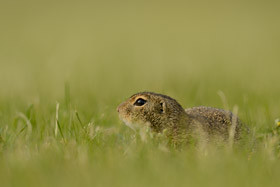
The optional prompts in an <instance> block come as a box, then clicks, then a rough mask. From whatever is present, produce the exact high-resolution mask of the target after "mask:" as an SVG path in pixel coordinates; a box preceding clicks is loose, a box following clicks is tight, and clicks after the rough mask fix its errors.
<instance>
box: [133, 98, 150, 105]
mask: <svg viewBox="0 0 280 187" xmlns="http://www.w3.org/2000/svg"><path fill="white" fill-rule="evenodd" d="M146 102H147V101H146V100H144V99H141V98H139V99H137V100H136V101H135V103H134V104H133V105H135V106H142V105H144V104H145V103H146Z"/></svg>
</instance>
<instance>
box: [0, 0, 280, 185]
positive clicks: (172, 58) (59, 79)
mask: <svg viewBox="0 0 280 187" xmlns="http://www.w3.org/2000/svg"><path fill="white" fill-rule="evenodd" d="M279 5H280V2H279V1H272V0H271V1H261V0H257V1H219V0H214V1H193V0H188V1H122V0H121V1H63V0H56V1H53V0H49V1H28V0H23V1H19V0H9V1H6V0H1V1H0V86H1V87H0V138H1V136H2V138H3V139H4V142H5V144H4V147H5V148H3V149H1V139H0V160H1V161H0V163H2V164H4V163H6V167H4V169H2V170H1V169H0V175H1V174H3V175H2V176H4V177H3V180H4V179H5V181H6V182H7V183H5V184H7V185H9V184H12V185H17V184H26V186H29V185H36V184H37V183H36V182H35V183H33V182H32V173H33V174H34V173H39V174H37V175H36V176H37V177H36V180H37V182H38V181H39V182H38V183H41V182H42V183H44V184H47V181H52V182H53V184H56V185H58V186H59V185H60V184H61V185H66V184H67V185H69V183H71V182H69V181H68V179H69V178H71V172H72V173H73V176H76V178H75V177H73V178H72V179H73V181H74V179H77V181H76V182H77V183H79V181H80V180H81V181H83V182H84V184H89V185H90V184H96V185H97V184H99V185H102V184H103V183H102V182H104V180H105V181H106V176H107V175H106V172H107V169H108V170H112V171H111V172H109V173H110V174H112V175H115V174H116V176H115V178H114V177H112V178H111V180H112V181H117V180H116V178H119V179H120V180H119V181H118V182H117V184H118V185H120V186H124V185H132V184H133V182H134V181H137V180H138V179H139V178H138V177H139V176H138V175H140V176H141V175H143V174H144V173H146V170H148V171H147V173H146V175H145V174H144V176H143V178H144V179H143V181H142V182H141V183H138V184H140V186H141V184H142V185H147V184H149V183H150V181H153V182H151V184H153V185H156V184H158V185H159V184H169V183H170V184H172V183H173V184H174V182H175V181H177V178H176V177H177V173H176V171H177V170H178V171H180V172H183V171H186V169H187V168H188V167H190V168H191V170H194V173H191V172H190V173H188V174H186V175H188V176H189V178H187V179H185V180H186V181H187V180H191V179H192V180H191V182H190V185H196V184H197V185H199V184H203V182H202V181H200V180H199V176H200V175H201V176H203V177H204V178H205V181H206V182H205V184H207V183H208V182H209V181H211V180H213V179H215V181H219V178H218V177H217V180H216V177H214V176H217V175H218V173H219V172H220V171H219V170H218V171H216V170H215V169H214V170H211V169H210V170H206V171H205V168H208V167H210V168H211V167H214V168H215V167H216V166H217V165H218V168H220V169H221V171H223V172H224V173H226V172H227V171H231V172H232V173H231V172H230V173H227V174H225V181H221V182H220V183H219V182H217V183H213V186H216V185H224V184H225V183H226V179H227V180H230V179H231V175H235V177H236V178H235V179H236V180H235V183H232V184H233V185H234V184H236V185H241V184H244V183H243V181H244V180H246V179H247V177H249V178H250V177H251V179H255V178H258V179H259V181H258V182H259V183H257V184H258V185H260V186H262V184H263V185H265V184H266V185H269V184H273V180H276V179H277V176H275V175H274V174H275V172H277V165H278V166H279V161H278V160H277V162H274V163H273V164H271V163H266V162H263V161H262V158H263V157H262V156H258V157H257V159H256V161H255V162H253V164H252V163H249V164H248V163H247V162H246V158H247V156H244V157H242V156H241V158H240V159H239V160H238V158H237V160H235V161H232V160H231V159H232V157H230V156H228V155H227V154H226V156H225V159H224V160H223V161H221V162H219V160H215V159H214V161H213V159H212V157H209V158H208V157H207V158H206V159H202V160H200V159H198V160H196V159H194V158H192V159H194V160H196V161H195V163H194V165H191V166H188V164H190V163H192V162H193V160H192V159H186V158H185V157H184V156H186V155H185V154H182V153H181V154H179V153H178V154H179V155H175V156H174V155H173V156H170V155H169V156H166V155H164V156H162V155H161V152H160V151H159V152H156V153H154V152H150V151H149V147H148V148H147V147H146V149H147V150H146V151H147V152H144V153H142V151H139V150H140V149H139V148H134V149H132V150H135V152H136V154H137V155H138V153H139V154H140V153H141V154H143V155H144V156H143V157H141V158H142V159H139V160H138V157H137V159H135V158H134V157H133V158H132V159H130V160H129V159H128V160H122V157H123V156H122V151H124V152H125V151H126V146H127V145H126V144H125V143H124V142H126V141H128V142H133V138H132V139H126V140H122V141H120V140H119V137H120V136H122V135H123V134H122V133H123V131H124V132H125V133H127V134H132V132H131V131H126V130H124V129H126V127H125V126H124V125H123V124H122V123H121V122H120V121H119V120H118V116H117V113H116V107H117V105H118V104H119V103H121V102H122V101H123V100H124V99H126V98H127V97H129V96H130V95H132V94H134V93H135V92H140V91H154V92H160V93H163V94H167V95H170V96H172V97H174V98H176V99H177V100H178V101H179V102H180V103H181V104H182V105H183V106H184V107H185V108H187V107H192V106H197V105H208V106H214V107H220V108H228V109H232V107H233V106H234V105H237V106H238V107H239V116H240V117H241V119H242V120H243V121H245V122H246V123H247V124H248V126H250V127H251V128H252V129H253V131H254V132H256V134H257V135H256V136H259V135H260V134H261V133H262V132H264V131H265V129H267V128H273V127H274V126H275V122H274V121H275V120H276V119H277V118H279V117H280V110H279V106H280V100H279V95H280V83H279V70H280V34H279V33H280V21H279V20H280V11H279V10H280V6H279ZM221 95H224V96H225V98H226V101H227V102H225V101H223V99H222V98H223V96H221ZM221 97H222V98H221ZM56 102H59V103H60V104H61V105H60V106H61V108H60V114H59V119H60V120H61V121H60V123H61V127H62V132H64V136H65V138H66V139H67V140H68V142H71V141H74V140H73V139H75V141H77V142H76V143H72V144H70V145H66V147H64V144H63V145H61V137H60V136H58V137H59V138H58V139H54V140H53V139H52V138H54V134H53V131H54V124H55V110H56V109H55V106H56ZM74 111H78V113H79V116H80V117H81V119H82V122H83V123H84V124H85V125H86V124H87V123H92V124H94V125H96V126H101V127H105V128H111V127H113V128H117V129H118V132H116V133H113V134H114V135H113V137H112V135H110V136H109V137H108V138H106V136H105V138H104V139H102V140H98V143H96V142H94V141H95V140H94V141H93V144H94V145H95V144H98V145H99V144H100V142H99V141H104V142H105V143H103V144H102V146H104V147H103V148H104V149H105V150H106V151H105V153H104V154H103V151H104V150H103V149H101V148H98V151H97V153H96V152H95V151H96V150H91V149H93V148H92V144H91V143H89V142H91V141H88V140H87V138H86V137H87V136H86V135H84V134H83V135H80V134H79V133H82V132H81V130H79V131H78V132H79V133H78V134H75V135H73V134H72V132H76V130H73V129H74V127H75V125H73V124H74V123H73V122H72V121H75V120H76V123H79V122H77V119H76V118H75V115H74V114H73V112H74ZM18 113H24V115H25V116H26V117H27V118H28V120H30V121H31V124H32V126H33V135H32V137H33V138H31V139H29V138H26V134H23V135H22V136H23V137H21V138H18V133H19V132H24V129H23V130H22V129H21V128H24V122H18V121H20V120H18ZM74 118H75V120H74ZM23 121H24V120H23ZM72 125H73V126H72ZM1 134H2V135H1ZM19 134H20V133H19ZM56 138H57V137H56ZM270 138H271V137H270ZM78 140H79V141H78ZM115 140H116V142H119V141H120V142H122V143H123V144H122V145H118V144H117V145H115V144H116V143H112V142H115ZM117 140H118V141H117ZM75 141H74V142H75ZM83 141H85V142H87V143H86V145H84V144H83V143H81V142H83ZM96 141H97V140H96ZM278 141H279V139H278V138H276V140H274V139H273V138H272V139H268V140H267V141H264V143H263V145H264V147H265V145H267V146H268V145H276V144H277V142H278ZM50 142H51V143H50ZM269 142H270V143H269ZM271 142H272V143H271ZM275 142H276V143H275ZM106 143H107V144H106ZM45 144H46V145H52V146H53V148H49V147H48V148H47V150H48V151H50V152H51V153H49V155H45V152H44V150H45V149H44V146H45ZM127 144H129V143H127ZM15 145H18V146H15ZM137 145H138V144H136V147H137ZM277 145H278V144H277ZM42 146H43V148H42V149H43V151H42V150H41V149H40V147H42ZM52 146H50V147H52ZM95 146H96V145H95ZM119 146H120V147H121V148H119ZM138 146H140V145H138ZM141 146H143V145H142V144H141ZM141 146H140V147H141ZM38 147H39V148H38ZM97 147H98V146H97ZM268 147H269V146H268ZM49 149H50V150H49ZM76 149H77V155H80V154H81V155H82V156H83V154H85V155H87V157H86V158H88V157H89V158H90V157H93V158H92V160H94V159H97V161H98V162H100V163H99V164H98V166H95V165H94V164H93V165H92V162H94V161H92V162H91V161H88V160H87V161H88V163H87V164H85V165H86V166H85V165H79V164H78V166H77V165H75V164H74V165H71V164H70V163H72V161H75V160H76V159H78V158H79V156H77V157H76V156H75V154H73V156H72V157H71V156H70V158H68V157H67V155H68V154H70V155H71V151H72V150H76ZM108 150H111V151H108ZM120 150H121V151H120ZM271 150H274V149H268V150H267V152H268V155H270V156H271V154H272V155H274V156H275V157H277V156H276V155H277V154H276V153H275V154H274V152H273V153H270V151H271ZM48 151H47V152H48ZM79 151H81V152H79ZM83 151H84V152H83ZM69 152H70V153H69ZM73 152H75V151H73ZM253 152H254V151H253ZM19 153H20V154H19ZM219 154H220V153H218V154H217V155H219ZM258 154H259V153H258ZM22 155H25V156H22ZM26 155H27V156H26ZM93 155H95V156H93ZM96 155H97V156H96ZM160 155H161V156H160ZM214 155H216V154H214ZM217 155H216V156H217ZM112 156H116V157H117V158H114V159H112V160H111V157H112ZM274 156H273V158H274ZM278 156H279V155H278ZM103 157H104V160H103ZM183 157H184V158H183ZM156 158H158V159H156ZM213 158H216V157H215V156H213ZM269 158H270V157H269ZM34 159H35V162H34V163H33V162H32V160H34ZM36 159H37V160H36ZM15 160H17V162H15ZM61 160H63V161H61ZM151 160H152V161H151ZM116 162H121V163H123V164H124V166H120V165H118V164H117V165H116V166H114V163H116ZM146 162H148V163H150V164H148V165H147V166H144V165H143V164H142V163H146ZM31 163H32V164H31ZM78 163H79V162H78ZM162 163H169V164H168V165H167V166H166V167H165V166H162ZM178 163H183V165H182V166H180V164H178ZM236 163H240V164H237V165H235V164H236ZM243 164H245V165H246V164H248V165H246V166H247V167H246V168H245V169H244V168H242V167H243ZM255 164H256V165H258V166H257V168H254V167H255ZM270 164H271V165H270ZM56 165H58V166H57V167H58V168H59V169H57V168H56V167H55V166H56ZM69 165H70V166H69ZM135 165H136V169H135V168H134V167H133V166H135ZM270 166H274V167H270ZM29 167H30V168H31V169H30V170H29V171H30V175H29V174H27V173H28V172H27V173H25V169H26V168H29ZM68 167H69V168H68ZM76 167H78V168H79V169H77V170H76V169H75V168H76ZM157 167H160V168H161V167H162V168H161V169H159V168H157ZM228 168H232V170H228ZM278 168H279V167H278ZM166 169H167V170H168V172H167V171H165V170H166ZM53 170H55V171H56V172H57V173H56V172H55V174H51V173H52V171H53ZM68 170H69V171H70V174H69V175H70V176H67V175H63V176H61V178H60V177H59V174H60V172H61V173H65V172H66V171H68ZM260 170H261V171H262V172H263V173H262V172H261V173H258V172H256V171H260ZM27 171H28V169H27ZM124 171H126V173H125V174H126V175H128V178H130V180H128V181H126V178H125V177H124V176H123V175H121V174H120V173H121V172H124ZM161 171H165V172H162V173H161ZM241 171H243V173H242V172H241ZM87 172H92V173H95V174H96V175H97V176H99V177H98V179H99V180H97V182H96V183H94V180H93V181H92V180H91V178H90V176H89V175H88V173H87ZM134 172H135V173H136V174H133V173H134ZM173 172H175V173H173ZM240 172H241V173H242V176H241V174H240V176H239V175H237V176H236V174H238V173H240ZM254 172H256V173H254ZM86 173H87V174H86ZM83 174H85V175H83ZM216 174H217V175H216ZM80 175H81V176H80ZM162 175H163V176H165V177H166V181H165V182H163V183H157V182H156V179H157V178H161V176H162ZM170 175H171V179H170V181H168V176H170ZM208 175H210V177H209V178H207V176H208ZM5 176H6V177H5ZM7 176H8V177H7ZM153 176H154V178H153ZM179 176H180V177H182V178H184V174H183V173H182V174H181V175H179ZM261 176H265V177H264V178H263V180H262V178H261ZM21 177H22V178H21ZM80 177H82V178H83V177H84V178H83V179H81V178H80ZM211 177H212V178H211ZM1 178H2V177H1ZM58 178H59V179H60V180H59V181H60V182H61V183H56V181H57V179H58ZM140 178H141V177H140ZM16 179H18V183H16V182H15V183H10V181H13V180H16ZM103 179H104V180H103ZM22 181H23V182H22ZM70 181H72V180H70ZM101 181H102V182H101ZM186 181H181V182H182V184H184V182H186ZM207 181H208V182H207ZM278 181H279V179H278ZM177 182H178V185H180V181H177ZM106 184H107V185H112V184H114V182H112V184H111V183H110V182H108V181H107V183H106ZM176 184H177V183H176ZM247 184H251V185H252V184H254V181H253V180H252V183H251V182H248V183H247ZM72 185H75V182H74V183H72ZM245 185H246V184H245Z"/></svg>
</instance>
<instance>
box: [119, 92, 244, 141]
mask: <svg viewBox="0 0 280 187" xmlns="http://www.w3.org/2000/svg"><path fill="white" fill-rule="evenodd" d="M117 111H118V113H119V117H120V119H121V120H123V121H124V122H125V124H126V125H127V126H129V127H131V128H132V129H135V128H137V126H139V125H148V126H150V128H151V129H152V130H153V131H155V132H162V131H163V130H164V129H168V130H170V132H171V133H172V134H173V135H174V134H175V135H176V134H181V132H190V133H192V132H193V131H194V130H195V129H200V130H202V132H203V133H204V134H206V135H207V136H208V135H209V136H212V135H213V136H214V135H218V136H221V137H223V138H228V137H229V130H230V128H231V127H233V128H232V129H233V131H232V132H234V139H235V140H237V139H240V137H241V134H242V133H241V132H242V129H243V126H244V125H242V123H241V121H240V120H239V118H238V117H237V116H235V115H233V114H232V113H231V112H230V111H226V110H223V109H217V108H212V107H205V106H199V107H194V108H188V109H186V110H184V109H183V108H182V106H181V105H180V104H179V103H178V102H177V101H176V100H175V99H173V98H171V97H169V96H166V95H162V94H157V93H153V92H141V93H137V94H134V95H132V96H131V97H130V98H129V99H128V100H126V101H125V102H123V103H122V104H120V105H119V106H118V108H117ZM182 129H185V130H182Z"/></svg>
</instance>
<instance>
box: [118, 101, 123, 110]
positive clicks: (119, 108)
mask: <svg viewBox="0 0 280 187" xmlns="http://www.w3.org/2000/svg"><path fill="white" fill-rule="evenodd" d="M122 105H123V103H121V104H120V105H119V106H118V107H117V112H120V110H121V107H122Z"/></svg>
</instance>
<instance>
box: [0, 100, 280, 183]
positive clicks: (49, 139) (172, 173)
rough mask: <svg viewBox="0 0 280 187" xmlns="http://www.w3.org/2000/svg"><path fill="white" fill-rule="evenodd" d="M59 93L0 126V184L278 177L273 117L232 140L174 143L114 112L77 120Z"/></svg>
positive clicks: (250, 180) (273, 179)
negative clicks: (56, 101) (57, 99)
mask: <svg viewBox="0 0 280 187" xmlns="http://www.w3.org/2000/svg"><path fill="white" fill-rule="evenodd" d="M64 101H65V100H64ZM64 101H63V102H62V103H60V107H59V108H56V107H55V105H54V106H53V107H52V108H49V109H48V110H49V111H50V112H49V113H47V114H46V113H44V111H45V110H42V109H40V108H41V107H39V108H38V109H36V106H32V105H31V106H29V107H27V109H26V110H25V112H22V113H20V112H17V113H15V114H14V115H15V116H14V118H12V119H13V120H12V121H13V123H12V125H4V126H1V130H0V135H1V140H0V164H1V168H0V179H1V186H37V185H40V186H81V185H82V186H173V185H175V186H185V185H190V186H201V185H207V186H224V185H227V186H237V185H241V186H264V185H265V186H277V185H279V184H280V181H279V177H278V170H279V167H280V160H279V158H280V151H279V149H280V147H279V138H280V135H279V132H280V129H279V128H278V127H277V125H276V124H275V125H274V126H272V127H271V128H266V129H264V128H259V129H256V128H252V134H251V135H249V136H248V137H245V139H244V141H242V142H240V143H237V144H235V145H234V146H233V147H231V146H230V145H229V144H228V142H224V143H222V144H213V143H206V142H201V143H198V144H197V145H192V144H190V145H185V146H183V147H181V148H179V149H178V148H174V147H172V146H170V145H168V143H167V141H166V139H165V138H164V137H163V136H162V135H155V134H153V133H151V132H150V131H149V130H146V131H141V132H137V133H134V132H132V131H131V130H130V129H128V128H126V127H124V125H121V124H120V123H119V122H118V120H117V119H116V116H115V115H113V116H115V117H111V118H110V117H108V116H105V119H101V118H104V117H100V119H98V118H95V119H94V118H93V119H91V120H89V121H85V119H84V116H83V115H80V113H79V112H78V111H77V110H74V109H72V107H71V104H69V103H68V104H66V102H64ZM57 106H58V105H57ZM56 109H58V110H56ZM56 114H58V121H59V122H58V123H56ZM82 116H83V117H82ZM97 116H102V115H99V114H98V115H97ZM45 117H48V118H47V119H45ZM113 123H115V125H110V124H113ZM106 124H107V125H106ZM29 125H30V126H29ZM56 125H59V128H58V130H57V132H56V130H55V129H56Z"/></svg>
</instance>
